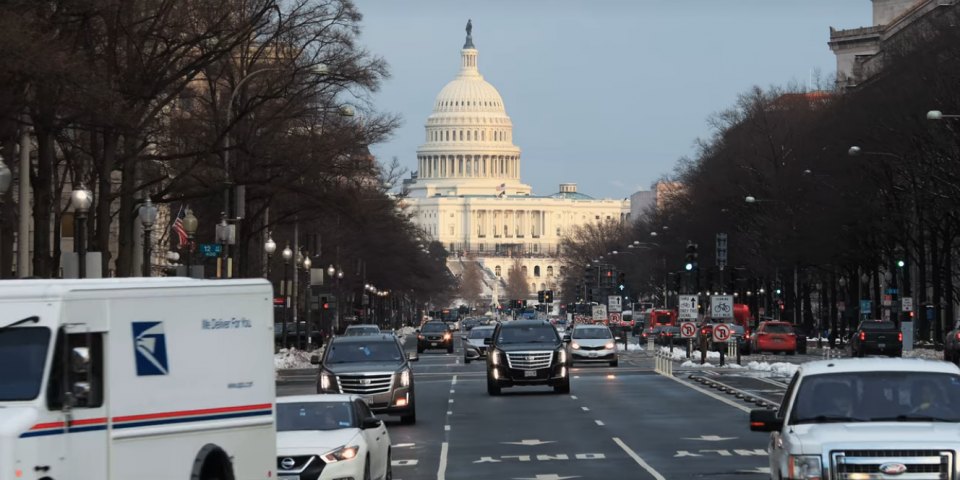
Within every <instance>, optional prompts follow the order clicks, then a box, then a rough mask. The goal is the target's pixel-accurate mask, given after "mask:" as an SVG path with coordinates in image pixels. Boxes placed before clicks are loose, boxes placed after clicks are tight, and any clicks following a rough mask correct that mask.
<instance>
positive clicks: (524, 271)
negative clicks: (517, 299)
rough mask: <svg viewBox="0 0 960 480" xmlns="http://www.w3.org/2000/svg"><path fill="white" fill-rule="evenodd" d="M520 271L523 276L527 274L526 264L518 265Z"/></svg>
mask: <svg viewBox="0 0 960 480" xmlns="http://www.w3.org/2000/svg"><path fill="white" fill-rule="evenodd" d="M520 273H523V276H524V277H526V276H527V266H526V265H523V266H521V267H520Z"/></svg>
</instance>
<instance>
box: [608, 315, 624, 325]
mask: <svg viewBox="0 0 960 480" xmlns="http://www.w3.org/2000/svg"><path fill="white" fill-rule="evenodd" d="M622 321H623V317H622V316H621V315H620V312H610V325H620V323H621V322H622Z"/></svg>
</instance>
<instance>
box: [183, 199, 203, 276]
mask: <svg viewBox="0 0 960 480" xmlns="http://www.w3.org/2000/svg"><path fill="white" fill-rule="evenodd" d="M182 224H183V231H184V232H186V233H187V252H186V255H187V277H188V278H193V271H192V270H193V236H194V235H196V234H197V228H198V227H199V221H198V220H197V216H196V215H194V214H193V210H191V209H190V207H187V213H186V214H184V216H183V220H182Z"/></svg>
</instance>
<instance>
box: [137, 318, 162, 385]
mask: <svg viewBox="0 0 960 480" xmlns="http://www.w3.org/2000/svg"><path fill="white" fill-rule="evenodd" d="M133 355H134V357H135V358H136V359H137V376H140V377H142V376H148V375H167V374H168V373H170V368H169V366H168V365H167V337H166V335H164V333H163V322H133Z"/></svg>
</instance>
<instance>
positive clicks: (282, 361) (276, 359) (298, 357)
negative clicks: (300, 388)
mask: <svg viewBox="0 0 960 480" xmlns="http://www.w3.org/2000/svg"><path fill="white" fill-rule="evenodd" d="M322 353H323V349H322V348H320V349H317V350H312V351H307V350H298V349H296V348H281V349H280V351H279V352H277V353H276V354H275V355H274V356H273V367H274V368H275V369H277V370H284V369H288V368H311V367H313V366H312V365H310V357H311V356H313V355H321V354H322Z"/></svg>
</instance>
